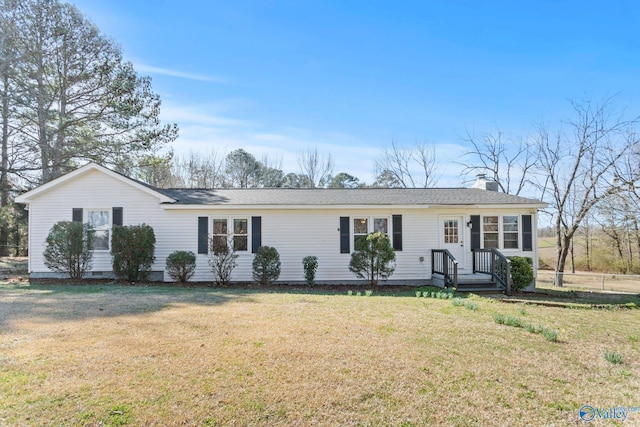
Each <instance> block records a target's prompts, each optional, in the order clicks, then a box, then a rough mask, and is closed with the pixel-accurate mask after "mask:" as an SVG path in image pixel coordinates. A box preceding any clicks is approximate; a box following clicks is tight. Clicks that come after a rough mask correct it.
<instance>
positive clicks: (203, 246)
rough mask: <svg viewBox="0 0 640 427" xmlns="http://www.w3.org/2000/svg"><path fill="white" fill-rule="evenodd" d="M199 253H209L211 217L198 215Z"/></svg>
mask: <svg viewBox="0 0 640 427" xmlns="http://www.w3.org/2000/svg"><path fill="white" fill-rule="evenodd" d="M198 253H199V254H206V253H209V217H206V216H199V217H198Z"/></svg>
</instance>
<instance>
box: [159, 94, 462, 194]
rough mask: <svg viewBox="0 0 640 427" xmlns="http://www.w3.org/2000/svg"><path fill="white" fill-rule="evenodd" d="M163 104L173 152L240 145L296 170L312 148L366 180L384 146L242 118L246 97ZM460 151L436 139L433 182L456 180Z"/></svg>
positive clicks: (342, 169)
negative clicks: (172, 128) (173, 132)
mask: <svg viewBox="0 0 640 427" xmlns="http://www.w3.org/2000/svg"><path fill="white" fill-rule="evenodd" d="M167 104H168V105H167V106H165V107H163V109H162V119H163V120H164V121H167V122H176V123H177V124H178V127H179V128H180V136H179V137H178V140H177V141H175V142H174V143H172V144H171V146H172V148H173V150H174V152H175V154H176V155H178V156H186V155H189V153H191V152H193V153H199V154H202V155H206V154H207V153H210V152H212V150H213V151H215V152H216V153H218V154H219V155H221V156H223V157H224V156H226V155H227V154H228V153H230V152H231V151H234V150H237V149H239V148H242V149H244V150H246V151H247V152H249V153H251V154H253V155H254V156H255V157H256V158H257V159H261V158H263V156H266V157H268V158H269V159H277V161H278V163H279V164H281V167H282V169H283V170H284V171H285V172H286V173H288V172H296V173H298V172H299V165H298V156H299V153H300V152H302V151H304V150H306V149H308V148H316V149H317V150H318V153H319V154H321V155H323V156H325V155H331V158H332V160H333V162H334V173H336V174H337V173H340V172H346V173H349V174H351V175H353V176H356V177H357V178H359V179H360V181H361V182H366V183H368V184H371V183H372V182H373V181H374V180H375V176H374V175H375V174H374V169H375V160H376V158H377V157H378V156H380V154H381V150H382V148H383V147H382V146H381V145H380V144H381V142H380V141H363V140H362V139H360V138H358V137H355V136H353V135H350V134H346V133H342V132H333V131H319V130H317V129H306V128H300V127H294V126H284V127H276V128H272V127H268V126H265V125H264V124H263V123H261V122H259V121H256V120H251V119H247V118H245V117H243V110H244V108H243V107H244V106H245V105H246V101H242V100H223V101H219V102H216V103H204V104H197V105H188V106H187V105H179V104H176V103H174V102H172V101H169V102H167ZM383 144H384V143H383ZM462 152H464V148H463V147H461V146H460V145H458V144H455V143H440V144H436V153H437V158H438V167H437V170H436V175H437V177H438V178H439V179H438V182H437V186H442V187H458V186H460V185H461V182H460V176H459V175H460V170H461V166H460V165H458V164H456V163H455V162H454V159H459V156H460V154H461V153H462ZM419 172H420V171H416V173H419Z"/></svg>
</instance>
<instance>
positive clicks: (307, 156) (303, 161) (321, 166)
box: [298, 148, 333, 188]
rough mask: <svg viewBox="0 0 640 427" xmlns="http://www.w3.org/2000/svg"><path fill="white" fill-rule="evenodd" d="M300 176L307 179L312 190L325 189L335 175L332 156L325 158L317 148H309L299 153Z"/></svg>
mask: <svg viewBox="0 0 640 427" xmlns="http://www.w3.org/2000/svg"><path fill="white" fill-rule="evenodd" d="M298 166H300V175H303V176H305V177H306V178H307V180H306V183H307V184H308V186H309V187H311V188H316V187H324V186H325V185H327V184H328V179H329V177H330V176H331V174H332V173H333V159H332V158H331V154H327V155H326V156H323V155H321V154H319V153H318V149H317V148H313V149H311V148H307V149H306V150H305V151H301V152H300V153H298Z"/></svg>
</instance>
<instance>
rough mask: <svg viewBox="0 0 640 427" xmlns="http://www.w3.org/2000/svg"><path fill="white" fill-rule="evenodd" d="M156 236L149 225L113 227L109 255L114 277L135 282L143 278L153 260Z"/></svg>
mask: <svg viewBox="0 0 640 427" xmlns="http://www.w3.org/2000/svg"><path fill="white" fill-rule="evenodd" d="M155 248H156V236H155V233H154V232H153V228H152V227H151V226H150V225H146V224H141V225H125V226H115V227H113V236H112V237H111V255H112V256H113V272H114V273H115V274H116V276H118V277H121V278H126V279H127V280H128V281H130V282H137V281H139V280H142V279H144V278H145V276H146V274H147V273H148V272H149V270H150V269H151V265H152V264H153V261H154V260H155V256H154V252H155Z"/></svg>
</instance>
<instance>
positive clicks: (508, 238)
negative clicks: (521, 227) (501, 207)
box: [502, 215, 518, 249]
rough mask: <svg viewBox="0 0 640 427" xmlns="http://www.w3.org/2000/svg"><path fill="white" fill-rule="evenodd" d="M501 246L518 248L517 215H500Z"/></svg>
mask: <svg viewBox="0 0 640 427" xmlns="http://www.w3.org/2000/svg"><path fill="white" fill-rule="evenodd" d="M502 248H503V249H518V216H517V215H508V216H507V215H505V216H503V217H502Z"/></svg>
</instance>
